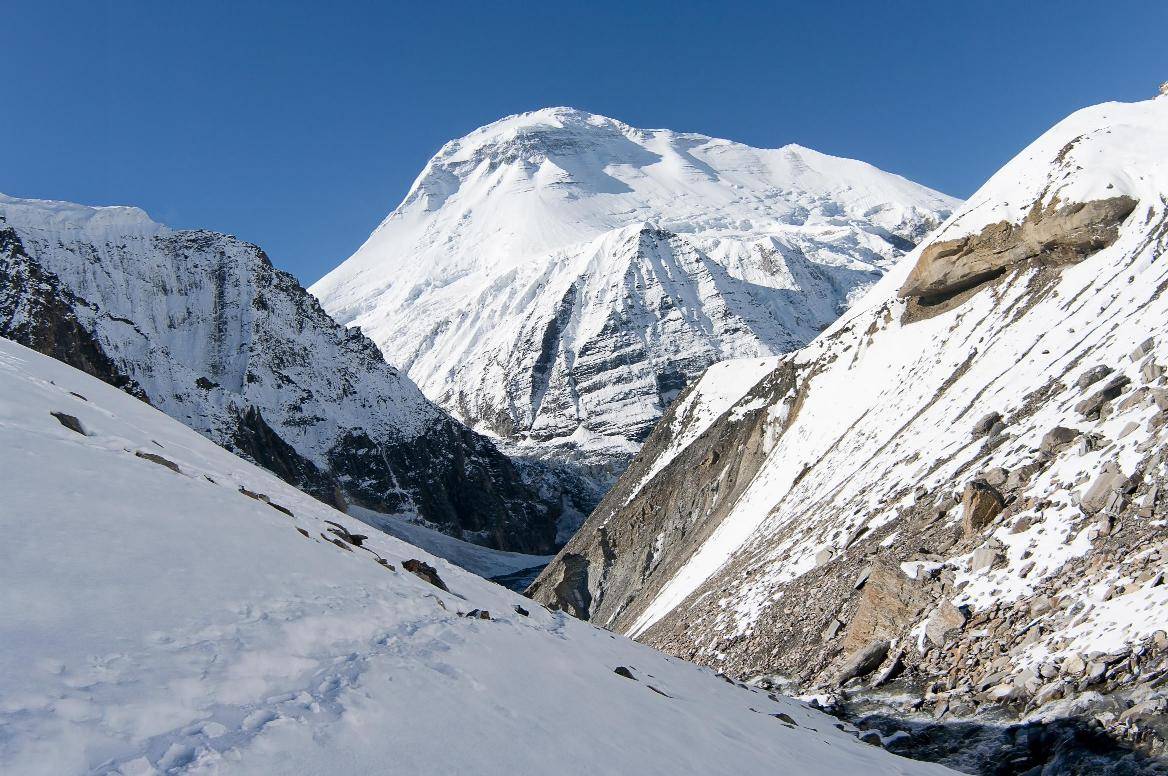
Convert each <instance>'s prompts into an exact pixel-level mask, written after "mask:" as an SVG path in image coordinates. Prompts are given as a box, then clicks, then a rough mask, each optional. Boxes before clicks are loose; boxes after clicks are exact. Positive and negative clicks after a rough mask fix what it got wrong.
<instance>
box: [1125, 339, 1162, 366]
mask: <svg viewBox="0 0 1168 776" xmlns="http://www.w3.org/2000/svg"><path fill="white" fill-rule="evenodd" d="M1155 346H1156V340H1155V339H1154V338H1152V337H1148V338H1147V339H1146V340H1144V341H1143V342H1141V343H1140V344H1139V345H1136V349H1135V350H1133V351H1132V352H1131V355H1130V358H1131V360H1132V362H1133V363H1134V362H1136V361H1139V360H1140V359H1141V358H1143V357H1144V356H1146V355H1148V354H1149V353H1151V352H1152V348H1154V347H1155Z"/></svg>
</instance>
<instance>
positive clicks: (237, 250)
mask: <svg viewBox="0 0 1168 776" xmlns="http://www.w3.org/2000/svg"><path fill="white" fill-rule="evenodd" d="M0 335H3V336H5V337H9V338H12V339H14V340H16V341H18V342H21V343H22V344H25V345H28V346H29V347H33V348H36V349H38V350H40V351H41V352H43V353H46V354H48V355H51V356H54V357H55V358H58V359H60V360H62V361H65V362H66V363H68V364H71V365H73V366H76V367H78V368H80V369H82V370H84V371H86V372H89V373H90V374H92V375H95V376H97V377H100V378H101V379H103V380H105V381H107V382H109V383H111V384H113V385H116V386H118V387H121V388H124V389H126V390H127V391H129V392H131V393H133V394H134V395H136V396H138V397H140V398H143V399H145V400H147V401H149V402H150V403H151V404H153V405H154V406H156V407H158V408H159V409H161V410H163V411H164V412H166V413H167V414H169V415H171V416H172V417H174V418H176V419H178V420H180V421H182V422H183V423H186V424H187V425H189V426H191V427H192V428H194V429H195V430H197V431H199V432H200V433H202V434H204V435H206V436H207V437H209V438H211V439H213V440H214V441H216V442H218V443H220V444H221V445H223V446H225V447H227V448H229V449H231V450H234V451H236V452H239V453H241V454H243V455H245V456H246V457H248V458H250V459H251V460H253V461H255V462H256V463H259V464H261V465H263V466H265V467H266V468H268V469H270V470H272V471H273V472H276V473H277V474H279V475H280V476H281V477H283V478H284V479H286V480H287V481H288V482H290V483H292V484H294V485H296V486H297V487H300V488H303V489H304V490H306V491H308V492H309V493H311V494H313V495H315V496H317V497H318V498H320V499H322V500H324V501H327V502H329V503H332V504H335V505H338V506H341V507H344V505H345V504H347V503H355V504H359V505H362V506H365V507H368V508H370V509H373V510H376V511H378V512H382V513H388V514H397V515H403V516H407V517H410V518H417V519H421V520H422V521H424V522H426V523H427V524H429V525H432V526H434V527H437V528H440V529H441V530H443V531H446V532H448V533H451V534H454V535H456V536H460V537H462V538H465V539H468V540H471V541H475V542H478V543H483V544H488V545H491V546H494V547H498V548H501V549H509V550H517V551H523V552H535V553H543V552H548V551H550V550H551V549H552V548H553V547H554V546H556V522H557V519H558V518H559V517H560V515H561V513H563V512H564V511H565V507H564V503H565V502H570V499H569V498H566V497H565V495H564V493H563V490H562V489H560V490H556V489H555V487H553V485H554V483H552V484H549V483H548V482H546V481H543V480H540V481H539V482H534V481H533V482H532V483H529V482H528V481H527V479H530V478H525V477H524V476H522V475H521V474H520V472H519V471H517V470H516V468H515V467H514V465H513V464H512V463H511V461H510V460H509V459H508V458H507V457H506V456H504V455H502V454H501V453H500V452H499V451H498V450H497V449H496V448H495V447H494V445H493V444H491V442H489V441H488V440H487V439H485V438H484V437H482V436H480V435H478V434H476V433H474V432H472V431H470V430H469V429H467V428H466V427H465V426H463V425H462V424H461V423H458V422H457V421H455V420H453V419H452V418H450V417H449V415H447V414H446V413H445V412H443V411H442V410H440V409H439V408H438V407H436V406H434V405H433V404H432V403H430V402H429V401H428V400H427V399H426V398H425V397H424V396H423V395H422V394H421V392H420V391H419V390H418V389H417V387H416V386H415V385H414V384H413V383H412V382H410V380H409V378H407V377H406V376H404V375H402V374H401V373H399V372H398V371H397V370H396V369H395V368H394V367H392V366H390V365H388V364H386V363H385V361H384V359H383V358H382V357H381V353H380V352H379V351H378V349H377V347H376V346H375V345H374V344H373V343H372V342H371V341H370V340H369V339H367V338H366V337H364V336H363V335H362V334H361V333H360V331H358V330H356V329H345V328H343V327H341V326H338V325H337V324H336V323H334V322H333V321H332V320H331V319H330V318H329V317H328V315H327V314H326V313H325V312H324V311H323V310H322V309H321V308H320V305H319V304H318V303H317V302H316V300H315V299H314V298H313V297H311V296H310V295H309V294H308V293H307V292H305V291H304V289H303V288H301V287H300V285H299V284H298V283H297V282H296V281H295V279H294V278H292V277H291V276H290V275H288V274H286V273H283V272H280V271H278V270H276V269H274V268H273V267H272V265H271V262H270V261H269V260H268V258H267V256H266V255H264V253H263V251H262V250H260V249H259V248H257V247H256V246H254V245H249V244H248V243H244V242H242V241H239V240H237V239H235V238H233V237H230V236H226V235H221V234H216V233H213V232H206V231H198V230H195V231H173V230H170V229H167V228H166V227H164V226H162V225H160V224H157V223H155V222H153V221H151V220H150V219H149V218H148V217H147V216H146V215H145V214H144V213H143V212H142V211H140V210H137V209H134V208H89V207H83V206H80V205H72V204H68V203H60V202H45V201H40V200H20V199H14V198H10V197H2V196H0ZM537 489H541V490H542V491H543V493H539V492H538V490H537Z"/></svg>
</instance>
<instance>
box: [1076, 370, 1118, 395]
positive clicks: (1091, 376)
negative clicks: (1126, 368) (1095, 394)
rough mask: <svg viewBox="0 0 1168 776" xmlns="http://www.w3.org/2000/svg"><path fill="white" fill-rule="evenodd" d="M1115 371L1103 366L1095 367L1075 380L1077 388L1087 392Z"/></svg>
mask: <svg viewBox="0 0 1168 776" xmlns="http://www.w3.org/2000/svg"><path fill="white" fill-rule="evenodd" d="M1114 371H1115V370H1114V369H1112V368H1111V367H1109V366H1104V365H1103V364H1099V365H1098V366H1093V367H1091V368H1090V369H1088V370H1087V371H1086V372H1083V374H1081V375H1079V377H1078V379H1076V380H1075V387H1077V388H1078V389H1079V390H1080V391H1085V390H1087V389H1088V388H1090V387H1091V386H1092V385H1094V384H1095V383H1097V382H1099V381H1100V380H1102V379H1103V378H1104V377H1107V375H1109V374H1111V373H1112V372H1114Z"/></svg>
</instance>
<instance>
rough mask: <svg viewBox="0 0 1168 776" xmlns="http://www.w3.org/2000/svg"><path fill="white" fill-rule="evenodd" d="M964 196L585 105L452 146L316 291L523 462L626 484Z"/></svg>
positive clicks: (829, 317) (509, 121) (807, 154)
mask: <svg viewBox="0 0 1168 776" xmlns="http://www.w3.org/2000/svg"><path fill="white" fill-rule="evenodd" d="M955 205H956V200H953V199H952V198H950V197H947V196H945V195H942V194H939V193H937V192H935V191H931V190H929V189H927V188H924V187H922V186H919V185H917V184H914V183H912V182H910V181H907V180H905V179H904V178H901V177H899V176H896V175H891V174H888V173H885V172H882V171H880V170H877V169H876V168H874V167H872V166H870V165H867V164H864V163H862V162H857V161H853V160H849V159H840V158H836V157H831V156H827V155H825V154H821V153H817V152H815V151H812V150H810V149H807V148H802V147H800V146H795V145H789V146H785V147H783V148H780V149H774V150H764V149H756V148H751V147H749V146H745V145H742V144H739V143H734V142H731V141H728V140H719V139H715V138H710V137H706V136H704V135H699V134H692V133H679V132H672V131H669V130H663V129H662V130H642V129H637V128H634V127H631V126H629V125H627V124H624V123H622V122H620V121H616V120H614V119H610V118H606V117H604V116H598V115H595V114H590V113H586V112H584V111H580V110H574V109H571V108H549V109H545V110H540V111H535V112H533V113H526V114H522V115H518V116H511V117H508V118H505V119H502V120H500V121H498V122H495V123H493V124H490V125H488V126H486V127H483V128H481V129H478V130H475V131H474V132H472V133H470V134H469V135H467V136H466V137H464V138H461V139H459V140H455V141H452V142H450V143H447V144H446V145H445V146H443V148H442V149H441V150H440V151H439V152H438V153H437V154H436V155H435V156H434V158H433V159H431V160H430V161H429V163H428V164H427V165H426V167H425V169H423V170H422V173H421V174H420V175H419V176H418V178H417V180H416V181H415V182H414V185H413V186H412V188H411V189H410V192H409V194H408V195H407V196H406V198H405V199H404V200H403V202H402V203H401V204H400V205H399V206H398V207H397V208H396V209H395V210H394V211H393V212H392V213H391V214H390V215H389V216H388V217H387V218H386V219H385V221H384V222H383V223H382V224H381V225H380V226H379V227H378V228H377V230H376V231H374V233H373V234H372V235H370V237H369V239H368V240H367V241H366V243H365V244H364V245H363V246H362V247H361V248H360V249H359V250H358V251H357V252H356V253H355V254H354V255H353V256H352V257H351V258H349V259H348V260H347V261H345V262H344V263H343V264H342V265H341V266H339V267H338V268H337V269H335V270H334V271H332V272H330V273H329V274H328V275H326V276H325V277H324V278H323V279H321V280H320V281H319V282H318V283H316V284H315V285H313V286H312V287H311V289H310V291H311V292H312V293H313V294H315V295H316V296H317V297H319V298H320V300H321V303H322V304H323V305H324V307H325V309H326V310H328V311H329V312H330V313H331V314H332V315H333V316H334V317H335V318H336V319H337V320H338V321H340V322H342V323H345V324H351V325H359V326H360V327H361V328H362V330H363V331H365V332H366V333H367V334H368V335H369V336H370V337H372V338H373V340H374V341H375V342H376V343H377V344H378V346H379V347H380V348H381V350H382V352H383V353H384V354H385V356H386V358H387V359H388V360H389V361H390V362H391V363H394V364H396V365H398V366H399V367H400V368H401V369H402V370H403V371H405V372H407V373H408V374H409V375H410V376H411V377H412V378H413V379H414V380H415V381H416V382H417V383H418V385H419V387H420V388H421V389H422V390H423V391H424V392H425V393H426V395H427V396H429V397H430V398H431V399H433V400H434V401H435V402H437V403H438V404H440V405H441V406H443V407H445V408H446V409H448V410H449V411H450V412H452V413H453V414H454V415H455V416H456V417H458V418H461V419H462V420H464V421H465V422H466V423H468V424H470V425H471V426H472V427H473V428H475V429H477V430H480V431H482V432H484V433H487V434H489V435H491V436H493V437H495V438H497V439H498V440H499V441H500V443H501V444H503V445H504V447H505V448H506V449H508V450H510V451H512V452H516V453H519V454H523V455H527V456H533V457H543V458H549V457H550V458H556V459H559V460H565V461H574V462H577V463H580V464H583V465H585V466H588V467H592V469H593V471H594V473H595V475H596V476H598V477H600V478H601V479H603V478H604V477H605V474H604V472H608V473H609V475H608V476H611V474H613V473H616V472H619V471H620V470H621V469H622V468H623V466H624V465H625V463H626V462H627V461H628V459H629V458H630V457H631V456H632V455H633V454H634V453H635V452H636V450H637V449H638V447H639V446H640V444H641V442H642V441H643V440H644V438H645V436H646V435H647V434H648V432H649V430H650V429H651V428H652V426H653V424H654V423H655V422H656V421H657V419H658V418H659V417H660V416H661V414H662V412H663V411H664V410H665V408H666V407H667V406H668V405H669V403H670V402H671V401H672V400H673V399H674V398H675V397H676V396H677V395H678V393H679V392H680V391H681V390H682V389H683V388H684V387H685V386H686V385H687V384H688V383H689V382H690V381H692V380H693V379H694V378H695V377H697V376H698V375H700V374H701V372H702V371H703V370H704V369H705V368H706V367H707V366H709V365H710V364H712V363H715V362H718V361H721V360H724V359H727V358H733V357H756V356H758V357H765V356H771V355H775V354H778V353H783V352H787V351H790V350H792V349H794V348H797V347H799V346H801V345H803V344H805V343H806V342H807V341H809V340H810V339H811V338H813V337H814V336H815V335H816V334H818V333H819V332H820V331H821V330H822V329H823V328H825V327H826V326H828V325H829V324H830V323H831V322H832V321H834V320H835V319H836V317H838V316H839V314H840V313H841V312H842V311H843V310H844V309H845V308H846V306H847V304H848V302H849V300H851V299H852V298H854V296H855V295H856V294H857V293H859V292H860V291H862V290H863V289H864V288H866V287H867V286H869V285H871V284H872V283H873V282H875V280H876V279H878V278H879V277H880V275H881V274H882V272H883V271H884V269H885V268H886V267H887V266H889V264H890V262H892V261H894V260H895V259H896V258H898V257H899V256H901V255H903V254H904V253H905V252H906V251H908V250H911V248H912V247H913V245H915V244H916V243H917V242H918V241H919V240H920V239H921V238H922V237H923V236H924V235H925V234H926V233H927V232H928V231H929V230H930V229H932V228H933V227H934V226H935V225H936V224H938V223H940V221H941V220H943V219H944V218H945V217H946V216H947V215H948V214H949V213H950V211H951V210H952V209H953V208H954V207H955Z"/></svg>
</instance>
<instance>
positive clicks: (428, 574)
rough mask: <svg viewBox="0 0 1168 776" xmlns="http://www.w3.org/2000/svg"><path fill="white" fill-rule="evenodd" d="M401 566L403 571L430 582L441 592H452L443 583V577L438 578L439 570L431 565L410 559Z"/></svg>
mask: <svg viewBox="0 0 1168 776" xmlns="http://www.w3.org/2000/svg"><path fill="white" fill-rule="evenodd" d="M401 565H402V568H403V569H405V570H406V571H408V572H410V573H411V574H413V575H414V576H416V577H418V578H419V579H422V580H424V581H426V582H429V583H430V584H431V585H433V586H434V587H436V588H438V589H439V590H445V591H446V592H448V593H449V592H450V588H448V587H446V583H445V582H443V581H442V577H440V576H438V569H436V568H434V567H433V566H431V565H430V564H429V563H426V562H425V561H421V560H418V559H417V558H410V559H409V560H404V561H402V564H401Z"/></svg>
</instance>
